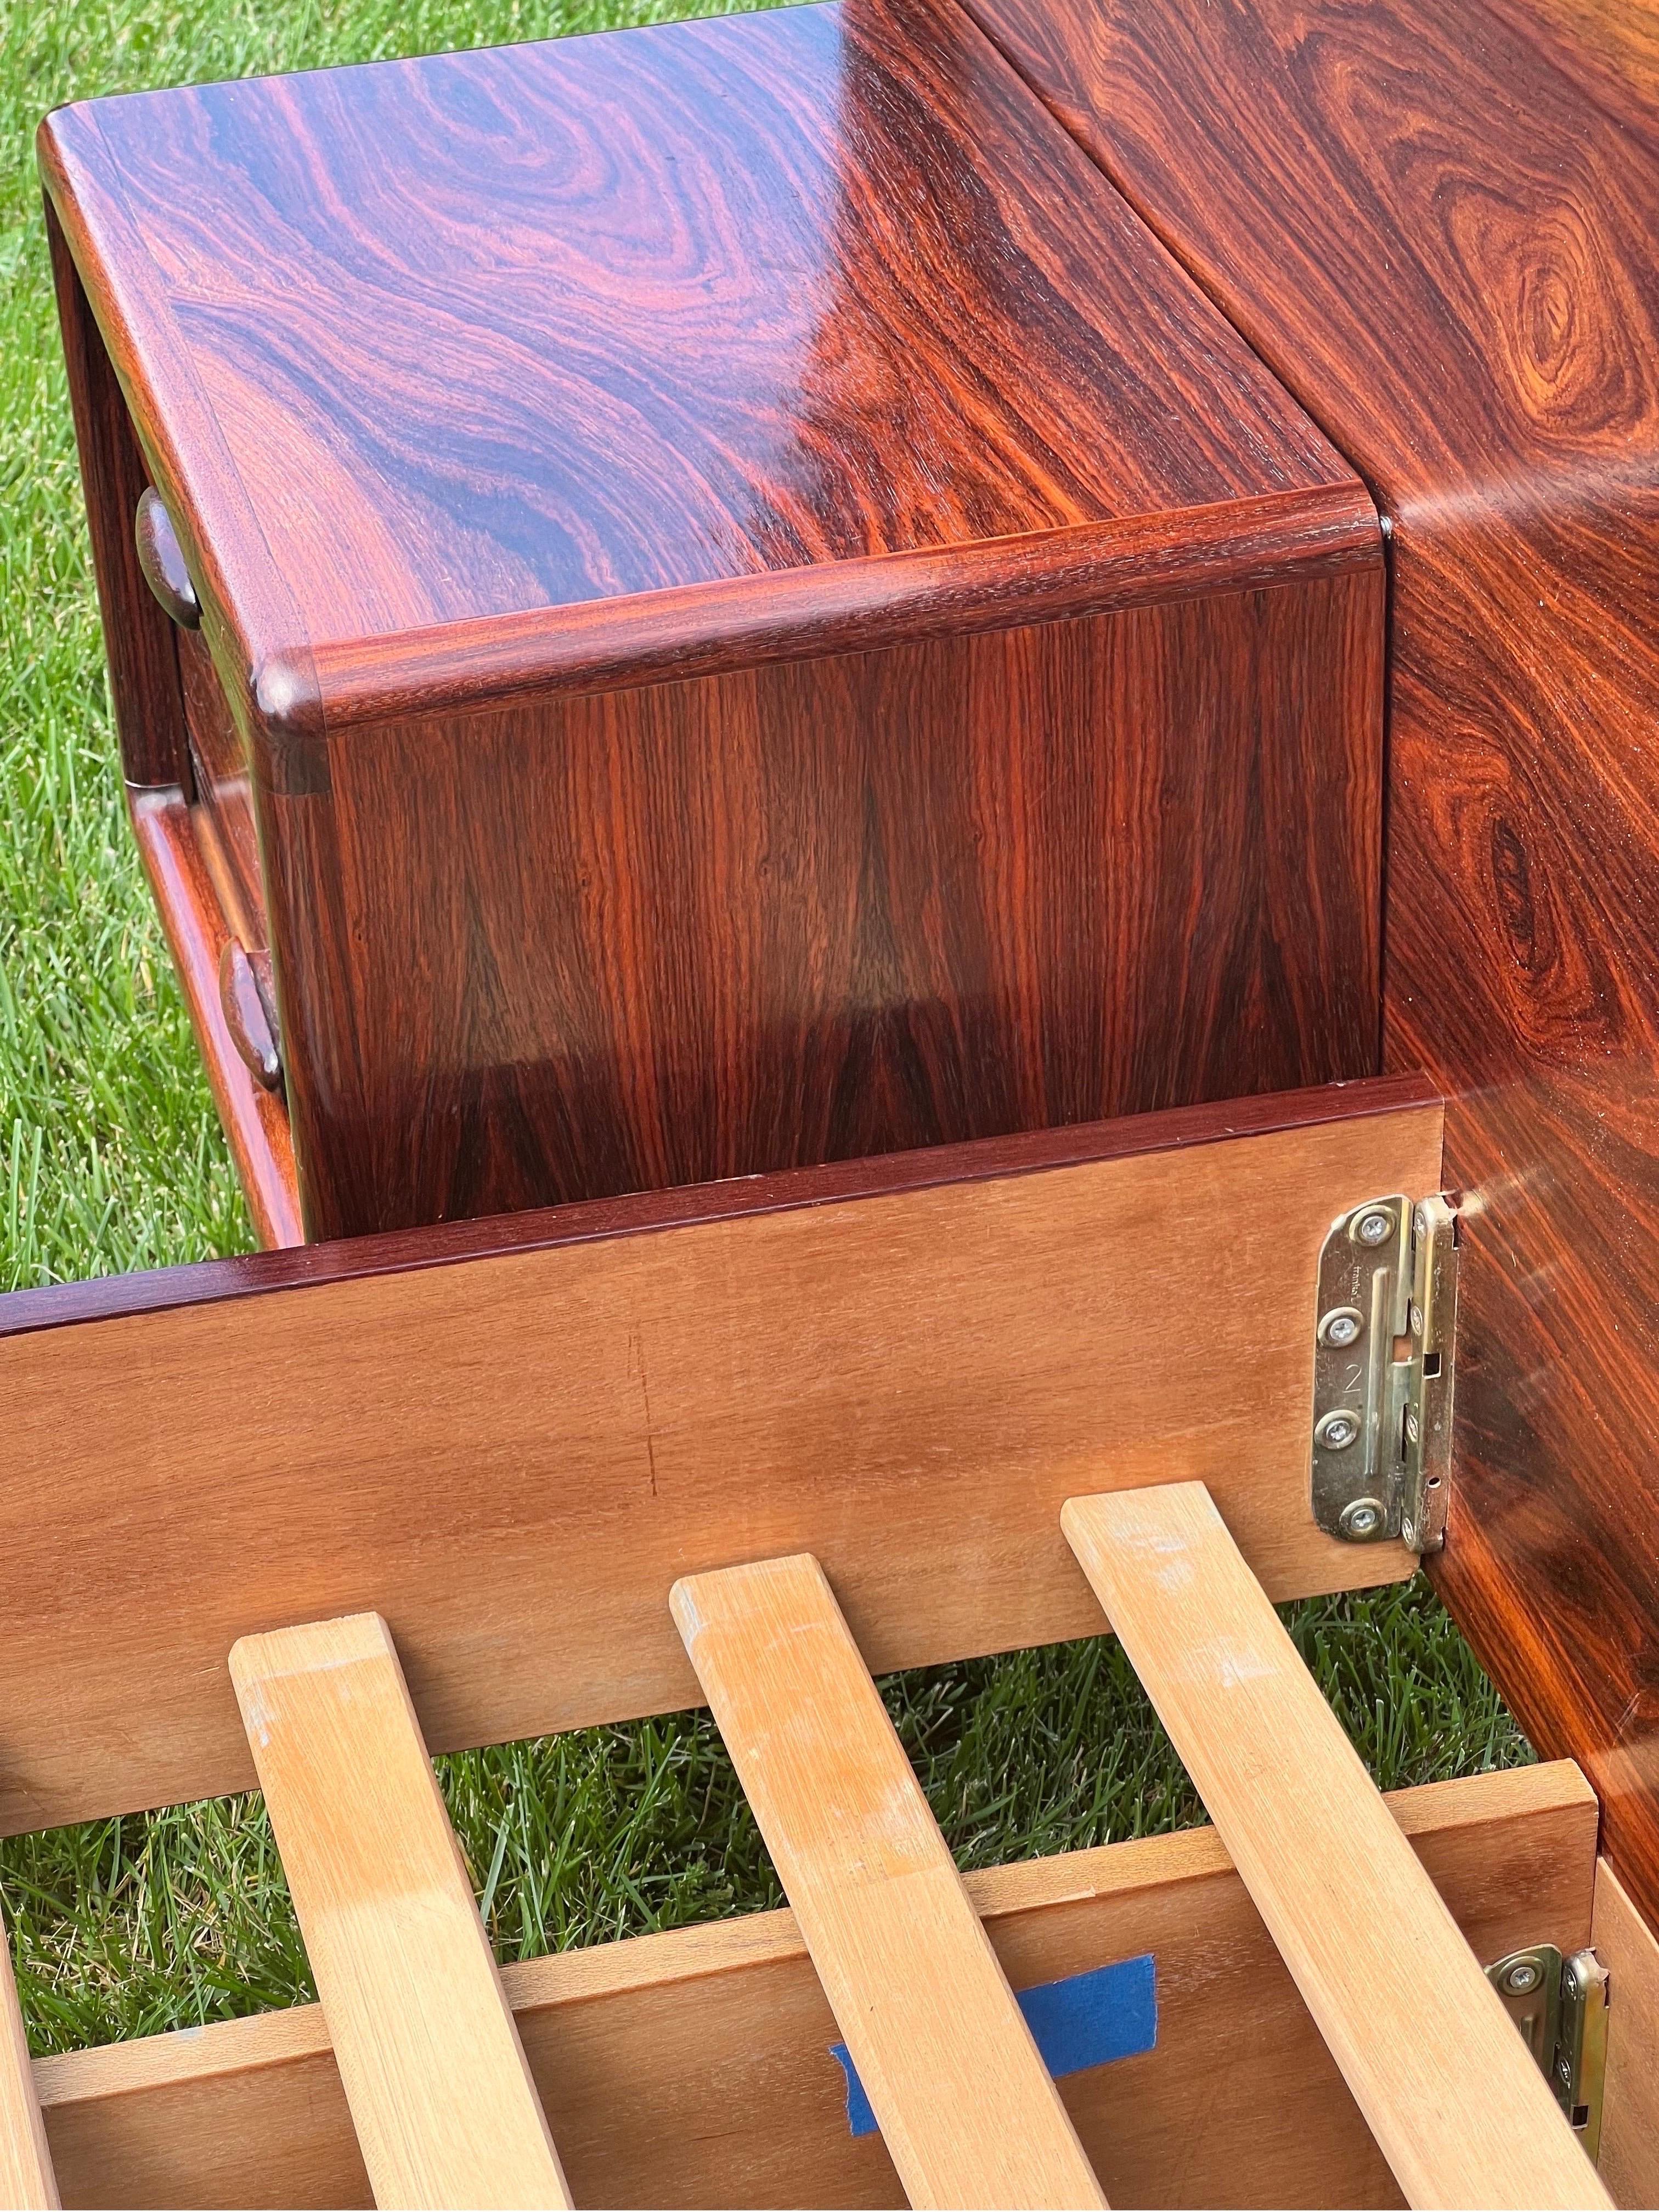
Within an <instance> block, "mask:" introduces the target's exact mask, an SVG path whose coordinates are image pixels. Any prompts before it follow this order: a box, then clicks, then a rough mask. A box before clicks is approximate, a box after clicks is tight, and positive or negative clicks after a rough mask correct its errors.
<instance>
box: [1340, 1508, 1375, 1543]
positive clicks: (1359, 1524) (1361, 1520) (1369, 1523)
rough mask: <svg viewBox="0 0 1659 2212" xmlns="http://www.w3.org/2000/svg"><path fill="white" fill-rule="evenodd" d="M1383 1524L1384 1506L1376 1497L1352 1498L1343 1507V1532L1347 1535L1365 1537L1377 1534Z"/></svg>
mask: <svg viewBox="0 0 1659 2212" xmlns="http://www.w3.org/2000/svg"><path fill="white" fill-rule="evenodd" d="M1382 1526H1383V1508H1382V1507H1381V1506H1380V1505H1379V1504H1377V1502H1376V1499H1375V1498H1350V1500H1349V1501H1348V1503H1347V1504H1346V1505H1345V1506H1344V1507H1343V1509H1342V1533H1343V1534H1344V1535H1345V1536H1354V1537H1358V1538H1361V1539H1364V1537H1367V1536H1375V1535H1376V1533H1377V1531H1378V1530H1379V1529H1380V1528H1382Z"/></svg>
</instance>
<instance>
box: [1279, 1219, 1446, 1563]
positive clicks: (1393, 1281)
mask: <svg viewBox="0 0 1659 2212" xmlns="http://www.w3.org/2000/svg"><path fill="white" fill-rule="evenodd" d="M1456 1320H1457V1217H1456V1215H1455V1213H1454V1212H1452V1209H1451V1207H1450V1206H1448V1205H1447V1203H1446V1201H1445V1200H1444V1199H1443V1198H1442V1197H1440V1196H1439V1195H1438V1194H1436V1195H1435V1196H1433V1197H1431V1198H1425V1199H1420V1200H1418V1202H1417V1203H1416V1204H1415V1205H1413V1203H1412V1201H1411V1200H1409V1199H1407V1198H1403V1197H1396V1198H1373V1199H1368V1200H1366V1202H1365V1204H1364V1206H1353V1207H1351V1208H1350V1209H1349V1211H1348V1212H1346V1213H1344V1214H1343V1215H1342V1216H1341V1217H1340V1219H1338V1220H1337V1221H1335V1222H1334V1223H1333V1224H1332V1226H1331V1232H1330V1234H1329V1236H1328V1237H1327V1238H1326V1239H1325V1243H1324V1246H1323V1248H1322V1250H1321V1252H1320V1255H1319V1297H1318V1306H1317V1311H1316V1316H1315V1321H1314V1405H1313V1443H1312V1451H1313V1509H1314V1518H1315V1520H1316V1522H1318V1524H1319V1526H1320V1527H1321V1528H1323V1529H1324V1530H1325V1531H1326V1533H1327V1534H1328V1535H1332V1536H1340V1537H1341V1538H1343V1540H1344V1541H1346V1542H1348V1543H1351V1544H1376V1543H1381V1542H1382V1541H1383V1540H1384V1539H1385V1538H1388V1537H1394V1536H1397V1537H1398V1538H1399V1539H1400V1541H1401V1542H1402V1543H1404V1544H1407V1545H1409V1546H1410V1547H1411V1549H1412V1550H1413V1551H1414V1552H1437V1551H1438V1550H1439V1548H1440V1547H1441V1545H1442V1544H1443V1543H1444V1541H1445V1540H1446V1502H1447V1482H1448V1479H1449V1473H1450V1466H1451V1425H1452V1345H1453V1340H1454V1336H1455V1328H1456Z"/></svg>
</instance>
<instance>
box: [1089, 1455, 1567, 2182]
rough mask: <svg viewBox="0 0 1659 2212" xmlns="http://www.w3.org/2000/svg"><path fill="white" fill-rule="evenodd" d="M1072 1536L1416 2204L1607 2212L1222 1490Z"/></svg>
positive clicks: (1119, 1515) (1149, 1498)
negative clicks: (1289, 1626)
mask: <svg viewBox="0 0 1659 2212" xmlns="http://www.w3.org/2000/svg"><path fill="white" fill-rule="evenodd" d="M1061 1525H1062V1526H1063V1528H1064V1529H1065V1532H1066V1537H1067V1539H1068V1541H1070V1543H1071V1545H1072V1547H1073V1551H1074V1552H1075V1553H1077V1556H1078V1559H1079V1561H1080V1562H1081V1564H1082V1566H1083V1569H1084V1571H1085V1574H1086V1575H1087V1576H1088V1577H1089V1580H1090V1583H1091V1584H1092V1586H1093V1588H1094V1590H1095V1593H1096V1595H1097V1596H1098V1598H1099V1600H1100V1601H1101V1604H1102V1605H1103V1607H1104V1608H1105V1610H1106V1613H1107V1615H1108V1617H1109V1620H1110V1621H1111V1624H1112V1626H1113V1627H1114V1628H1115V1630H1116V1632H1117V1633H1118V1636H1119V1637H1120V1638H1121V1641H1122V1644H1123V1647H1124V1650H1126V1652H1127V1655H1128V1656H1129V1658H1130V1660H1131V1662H1133V1666H1134V1668H1135V1671H1136V1673H1137V1674H1139V1677H1140V1680H1141V1681H1142V1682H1143V1684H1144V1685H1145V1686H1146V1691H1147V1693H1148V1695H1149V1696H1150V1697H1151V1699H1152V1704H1153V1705H1154V1706H1155V1707H1156V1708H1157V1711H1158V1717H1159V1718H1160V1719H1161V1720H1162V1721H1163V1723H1164V1726H1165V1728H1167V1729H1168V1730H1169V1732H1170V1737H1171V1738H1172V1740H1173V1741H1174V1743H1175V1746H1176V1750H1177V1751H1178V1752H1179V1753H1180V1754H1181V1756H1182V1759H1183V1760H1184V1761H1185V1763H1186V1765H1187V1769H1188V1772H1189V1773H1190V1774H1191V1776H1192V1778H1193V1781H1194V1784H1195V1785H1196V1787H1197V1790H1198V1792H1199V1795H1200V1797H1202V1799H1203V1801H1204V1803H1205V1805H1206V1808H1207V1809H1208V1811H1209V1814H1210V1817H1211V1819H1212V1820H1213V1821H1214V1822H1215V1825H1216V1828H1217V1830H1218V1833H1219V1834H1220V1836H1221V1838H1222V1839H1223V1840H1224V1842H1225V1844H1226V1845H1227V1848H1228V1850H1229V1851H1230V1853H1231V1857H1232V1859H1233V1863H1234V1864H1235V1866H1236V1867H1237V1869H1238V1872H1239V1875H1240V1876H1241V1877H1242V1879H1243V1882H1244V1885H1245V1887H1246V1888H1247V1889H1248V1890H1249V1893H1250V1895H1251V1898H1252V1899H1254V1901H1255V1905H1256V1907H1257V1910H1258V1911H1260V1912H1261V1917H1262V1918H1263V1920H1264V1921H1265V1922H1266V1923H1267V1929H1268V1932H1269V1933H1270V1934H1271V1935H1272V1936H1273V1941H1274V1942H1275V1944H1276V1945H1277V1946H1278V1948H1279V1952H1280V1954H1282V1956H1283V1958H1284V1960H1285V1965H1286V1966H1288V1967H1289V1969H1290V1971H1291V1976H1292V1978H1294V1980H1295V1982H1296V1984H1297V1988H1298V1989H1299V1990H1300V1991H1301V1993H1302V1996H1303V1997H1304V2001H1305V2002H1306V2003H1307V2006H1308V2008H1309V2010H1310V2012H1311V2013H1312V2015H1313V2016H1314V2020H1315V2021H1316V2024H1317V2026H1318V2027H1319V2029H1320V2032H1321V2033H1322V2035H1323V2036H1324V2038H1325V2040H1326V2042H1327V2044H1328V2045H1329V2047H1330V2050H1331V2052H1332V2055H1333V2056H1334V2058H1335V2059H1336V2062H1337V2064H1338V2065H1339V2066H1340V2069H1341V2070H1342V2074H1343V2076H1344V2078H1345V2079H1346V2081H1347V2084H1348V2087H1350V2089H1352V2092H1353V2094H1354V2097H1355V2100H1356V2101H1357V2102H1358V2106H1359V2108H1360V2111H1361V2112H1363V2113H1364V2117H1365V2119H1366V2122H1367V2124H1368V2125H1369V2126H1370V2130H1371V2132H1372V2133H1373V2135H1374V2136H1376V2140H1377V2142H1378V2144H1379V2145H1380V2147H1381V2148H1382V2150H1383V2154H1384V2155H1385V2157H1386V2158H1387V2159H1388V2160H1389V2165H1390V2166H1391V2167H1392V2168H1393V2170H1394V2174H1395V2179H1396V2180H1397V2181H1398V2182H1399V2184H1400V2186H1401V2189H1402V2190H1403V2191H1404V2192H1405V2195H1406V2197H1407V2201H1408V2202H1409V2203H1412V2204H1414V2205H1493V2206H1505V2205H1516V2206H1523V2205H1534V2206H1544V2205H1580V2206H1582V2205H1605V2204H1607V2203H1608V2202H1609V2199H1608V2198H1607V2194H1606V2191H1604V2190H1603V2189H1602V2187H1601V2183H1600V2182H1599V2180H1598V2179H1597V2178H1596V2175H1595V2170H1594V2168H1593V2167H1592V2166H1590V2164H1589V2160H1587V2159H1586V2158H1585V2157H1584V2155H1583V2151H1582V2150H1581V2149H1580V2148H1579V2146H1578V2144H1577V2142H1575V2141H1574V2139H1573V2136H1572V2134H1571V2130H1569V2128H1568V2127H1567V2124H1566V2122H1565V2118H1563V2116H1562V2114H1561V2112H1559V2108H1558V2107H1557V2106H1556V2103H1555V2100H1554V2098H1553V2095H1552V2093H1551V2092H1550V2089H1549V2087H1548V2085H1547V2083H1546V2081H1544V2078H1543V2076H1542V2075H1541V2073H1540V2072H1539V2070H1538V2068H1537V2066H1536V2065H1535V2064H1534V2062H1533V2059H1532V2057H1530V2055H1529V2054H1528V2051H1527V2050H1526V2047H1525V2045H1524V2044H1523V2043H1522V2039H1521V2038H1520V2037H1519V2036H1518V2035H1517V2034H1516V2031H1515V2028H1514V2027H1513V2025H1512V2024H1511V2023H1510V2020H1509V2019H1508V2017H1507V2015H1505V2013H1504V2008H1503V2006H1502V2004H1501V2003H1500V2002H1499V2001H1498V1997H1497V1996H1496V1994H1495V1992H1494V1991H1493V1990H1492V1988H1491V1986H1490V1985H1489V1984H1488V1983H1487V1981H1486V1976H1485V1974H1484V1973H1483V1972H1482V1971H1481V1968H1480V1965H1479V1963H1478V1962H1477V1960H1475V1958H1474V1954H1473V1953H1472V1952H1471V1951H1470V1949H1469V1948H1468V1944H1467V1943H1465V1942H1464V1941H1463V1939H1462V1936H1460V1934H1459V1933H1458V1930H1457V1927H1456V1924H1455V1922H1454V1921H1453V1919H1452V1917H1451V1915H1450V1914H1449V1912H1448V1911H1447V1910H1446V1907H1445V1905H1443V1903H1442V1901H1441V1899H1440V1898H1439V1896H1438V1894H1437V1892H1436V1890H1435V1887H1434V1885H1433V1884H1432V1882H1431V1881H1429V1879H1428V1877H1427V1876H1426V1875H1425V1873H1424V1872H1423V1869H1422V1868H1421V1866H1420V1865H1419V1863H1418V1861H1417V1859H1416V1857H1414V1855H1413V1852H1412V1850H1411V1849H1410V1847H1409V1845H1407V1843H1406V1842H1405V1839H1404V1838H1402V1837H1401V1833H1400V1831H1399V1829H1398V1827H1397V1826H1395V1822H1394V1821H1393V1820H1391V1819H1390V1817H1389V1811H1388V1808H1387V1806H1386V1805H1385V1804H1384V1803H1383V1799H1382V1797H1381V1796H1379V1795H1378V1793H1377V1791H1376V1788H1375V1787H1374V1785H1373V1784H1372V1783H1371V1780H1370V1777H1369V1776H1368V1775H1367V1774H1366V1772H1365V1770H1364V1766H1363V1765H1361V1763H1360V1761H1359V1759H1358V1754H1357V1753H1355V1751H1354V1749H1353V1747H1352V1744H1351V1743H1350V1742H1349V1741H1348V1739H1347V1737H1346V1735H1345V1734H1344V1732H1343V1730H1342V1728H1341V1725H1340V1723H1339V1722H1338V1720H1337V1718H1336V1717H1335V1715H1334V1713H1333V1712H1332V1711H1331V1709H1330V1707H1329V1706H1328V1705H1327V1704H1326V1702H1325V1699H1324V1697H1323V1695H1322V1692H1320V1689H1319V1687H1318V1686H1317V1684H1316V1682H1315V1681H1314V1680H1313V1677H1312V1676H1311V1675H1310V1674H1309V1672H1308V1670H1307V1668H1305V1667H1304V1665H1303V1663H1302V1661H1301V1659H1300V1657H1299V1656H1297V1650H1296V1648H1295V1646H1294V1645H1293V1644H1292V1643H1291V1639H1290V1638H1289V1637H1288V1636H1287V1635H1286V1633H1285V1630H1284V1628H1283V1626H1281V1625H1280V1622H1279V1618H1278V1616H1277V1615H1276V1614H1275V1613H1274V1612H1273V1607H1272V1605H1271V1604H1270V1603H1269V1601H1268V1600H1267V1596H1266V1595H1265V1594H1264V1593H1263V1591H1262V1589H1261V1585H1260V1584H1259V1583H1258V1582H1257V1581H1256V1579H1255V1576H1254V1575H1253V1574H1252V1573H1251V1572H1250V1570H1249V1567H1248V1566H1247V1565H1246V1564H1245V1562H1244V1559H1243V1557H1242V1555H1241V1554H1240V1553H1239V1550H1238V1547H1237V1545H1236V1544H1235V1543H1234V1542H1233V1540H1232V1538H1231V1535H1230V1534H1228V1532H1227V1528H1226V1526H1225V1522H1223V1520H1222V1518H1221V1516H1220V1514H1219V1513H1218V1511H1217V1510H1216V1508H1215V1506H1214V1504H1213V1503H1212V1500H1211V1498H1210V1495H1209V1492H1208V1491H1207V1490H1206V1488H1205V1486H1204V1485H1203V1484H1202V1483H1198V1482H1187V1483H1177V1484H1170V1485H1167V1486H1164V1487H1163V1488H1160V1489H1157V1490H1143V1491H1127V1492H1116V1493H1115V1494H1113V1495H1110V1496H1103V1497H1093V1498H1073V1499H1071V1500H1069V1501H1068V1503H1067V1504H1066V1507H1065V1510H1064V1511H1063V1513H1062V1515H1061Z"/></svg>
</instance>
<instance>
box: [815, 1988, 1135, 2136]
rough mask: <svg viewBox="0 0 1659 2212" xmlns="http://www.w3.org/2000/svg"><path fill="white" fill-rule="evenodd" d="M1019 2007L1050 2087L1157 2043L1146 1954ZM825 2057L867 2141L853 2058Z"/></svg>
mask: <svg viewBox="0 0 1659 2212" xmlns="http://www.w3.org/2000/svg"><path fill="white" fill-rule="evenodd" d="M1018 2005H1019V2008H1020V2010H1021V2011H1022V2012H1023V2013H1024V2015H1025V2020H1026V2025H1027V2026H1028V2027H1030V2031H1031V2033H1032V2035H1033V2036H1034V2037H1035V2038H1036V2047H1037V2049H1038V2050H1039V2051H1041V2052H1042V2063H1043V2064H1044V2065H1045V2066H1046V2067H1047V2068H1048V2071H1049V2072H1050V2074H1052V2075H1054V2079H1055V2081H1063V2080H1064V2079H1065V2077H1066V2075H1068V2074H1081V2073H1082V2071H1083V2070H1084V2069H1085V2067H1086V2066H1105V2065H1108V2064H1109V2063H1110V2062H1111V2061H1112V2060H1113V2059H1114V2058H1133V2057H1134V2056H1135V2055H1136V2053H1137V2052H1138V2051H1151V2050H1152V2049H1154V2048H1155V2047H1156V2045H1157V2043H1158V1976H1157V1972H1156V1970H1155V1968H1154V1966H1153V1964H1152V1953H1151V1952H1150V1951H1148V1952H1147V1953H1146V1954H1145V1955H1144V1956H1143V1957H1141V1958H1139V1959H1121V1960H1119V1961H1118V1962H1117V1964H1116V1965H1115V1966H1097V1967H1095V1968H1094V1969H1093V1970H1092V1972H1089V1973H1086V1974H1067V1975H1066V1978H1065V1980H1064V1981H1061V1982H1040V1983H1039V1984H1037V1986H1036V1989H1034V1990H1021V1991H1020V1992H1019V1996H1018ZM829 2056H830V2057H832V2058H833V2059H835V2060H836V2063H838V2065H839V2066H840V2068H841V2070H842V2073H843V2074H845V2075H846V2076H847V2124H848V2127H849V2128H850V2129H851V2130H852V2131H853V2133H854V2135H855V2136H872V2135H874V2134H875V2133H876V2131H877V2120H876V2116H875V2112H873V2110H872V2107H871V2104H870V2100H869V2098H868V2097H867V2096H866V2094H865V2092H864V2084H863V2082H862V2081H860V2079H859V2069H858V2068H857V2067H856V2066H854V2063H853V2054H852V2052H851V2051H848V2048H847V2045H845V2044H844V2043H832V2044H831V2045H830V2046H829Z"/></svg>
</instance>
